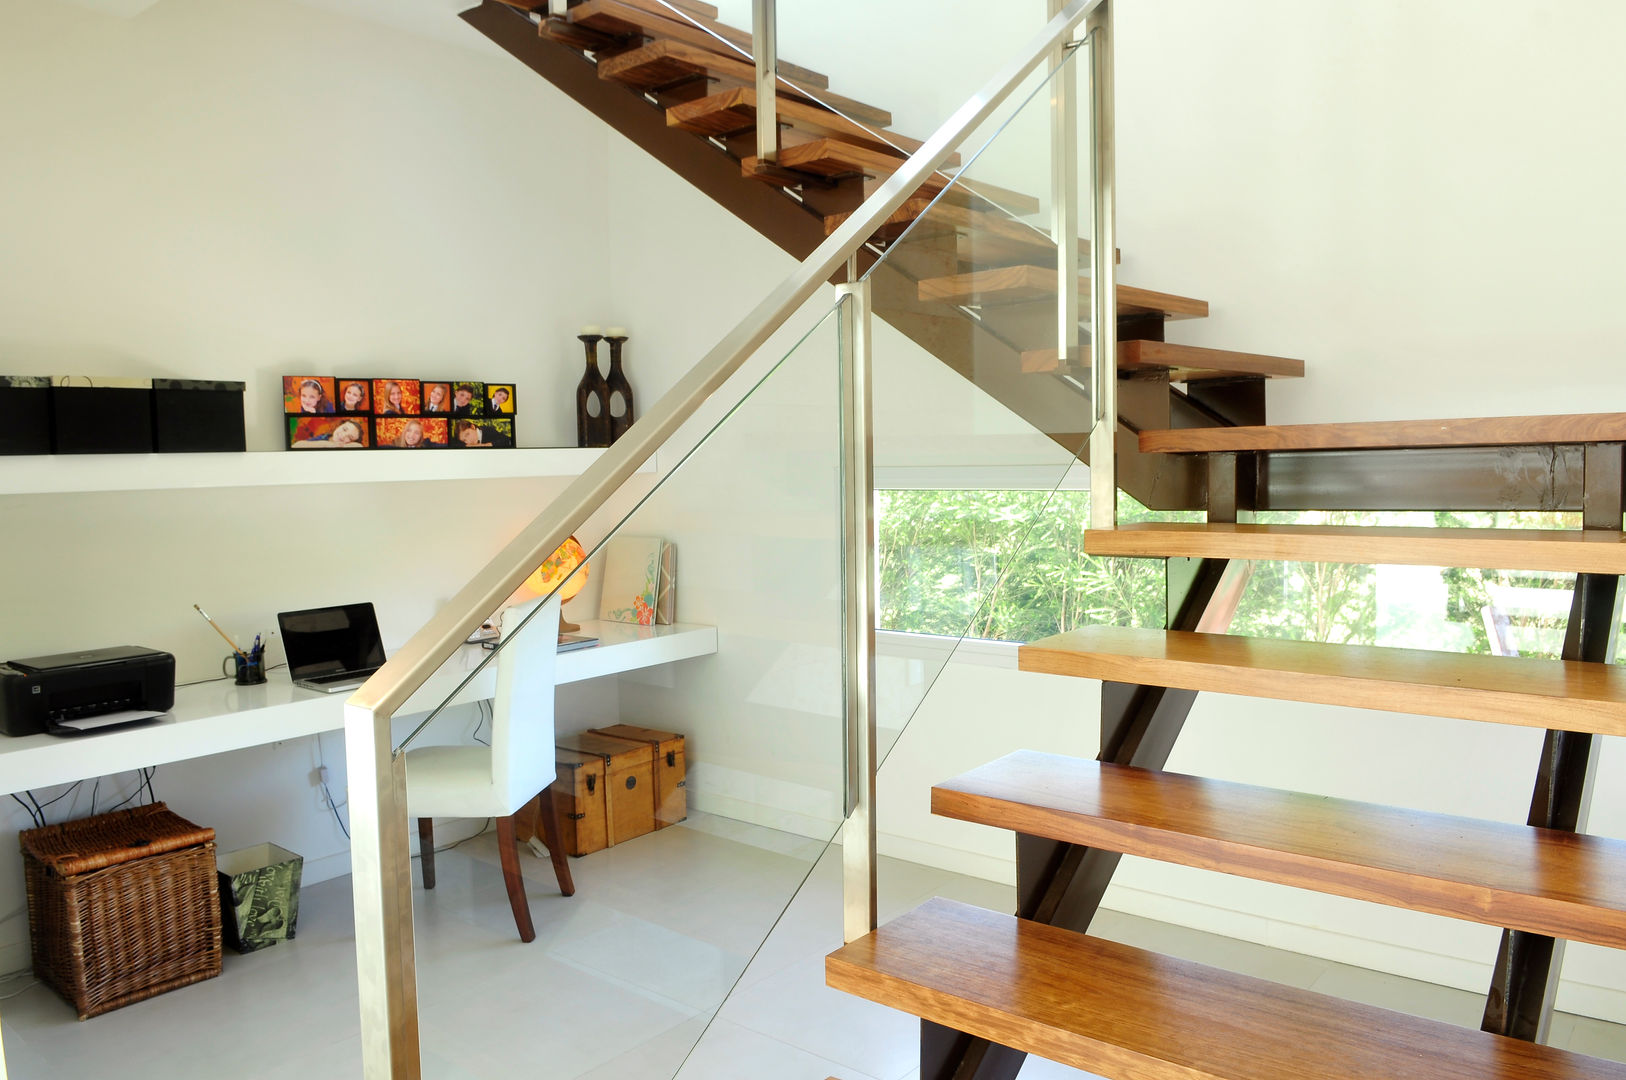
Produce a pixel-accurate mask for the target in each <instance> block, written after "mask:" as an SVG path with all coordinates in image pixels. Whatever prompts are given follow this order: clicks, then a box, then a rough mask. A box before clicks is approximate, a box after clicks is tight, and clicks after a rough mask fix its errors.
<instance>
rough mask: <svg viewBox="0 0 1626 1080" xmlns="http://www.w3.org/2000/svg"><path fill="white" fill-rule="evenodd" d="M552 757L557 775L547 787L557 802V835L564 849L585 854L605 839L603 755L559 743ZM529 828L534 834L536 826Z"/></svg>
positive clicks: (595, 849) (606, 833)
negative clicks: (584, 751) (583, 751)
mask: <svg viewBox="0 0 1626 1080" xmlns="http://www.w3.org/2000/svg"><path fill="white" fill-rule="evenodd" d="M554 760H555V761H556V762H557V763H558V766H559V775H558V778H557V779H555V780H554V781H553V786H552V787H551V788H549V789H548V790H549V791H550V792H552V797H553V798H554V799H555V800H557V802H558V805H559V839H560V842H561V843H562V844H563V845H564V849H565V851H567V852H569V853H570V854H572V855H588V854H591V853H592V852H595V851H598V850H600V849H602V848H604V847H605V846H607V845H608V843H609V838H608V827H607V826H608V815H607V814H606V801H605V787H604V759H603V758H602V757H600V756H599V755H598V754H585V753H582V752H580V751H577V750H566V749H565V748H564V747H560V748H558V749H557V750H555V751H554ZM544 794H547V792H544ZM531 828H532V835H535V829H536V826H535V825H534V824H533V825H532V826H531Z"/></svg>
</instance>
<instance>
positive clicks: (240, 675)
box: [192, 604, 265, 686]
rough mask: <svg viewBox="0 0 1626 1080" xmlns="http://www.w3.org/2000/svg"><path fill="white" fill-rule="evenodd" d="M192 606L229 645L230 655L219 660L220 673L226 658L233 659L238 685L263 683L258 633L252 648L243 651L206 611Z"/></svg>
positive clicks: (222, 672) (222, 671) (260, 643)
mask: <svg viewBox="0 0 1626 1080" xmlns="http://www.w3.org/2000/svg"><path fill="white" fill-rule="evenodd" d="M192 607H193V608H194V609H195V610H196V611H197V613H198V614H199V615H202V616H203V619H204V621H205V622H207V623H208V624H209V625H210V626H212V627H214V628H215V633H217V634H219V635H220V636H221V637H223V638H225V639H226V644H227V645H230V646H231V655H230V656H228V657H226V659H225V660H222V661H220V673H221V674H222V675H224V674H225V673H226V661H227V660H234V661H236V662H237V685H238V686H258V685H259V684H260V683H263V682H264V681H265V645H264V643H262V642H261V641H260V635H259V634H255V635H254V646H253V648H251V649H249V650H248V651H247V652H244V651H243V650H242V649H240V648H238V647H237V642H235V641H233V640H232V639H231V635H230V634H228V633H226V631H224V630H222V629H221V628H220V624H219V623H217V622H215V621H214V620H213V619H211V618H209V613H208V612H207V611H204V610H203V609H202V608H201V607H198V605H196V604H193V605H192Z"/></svg>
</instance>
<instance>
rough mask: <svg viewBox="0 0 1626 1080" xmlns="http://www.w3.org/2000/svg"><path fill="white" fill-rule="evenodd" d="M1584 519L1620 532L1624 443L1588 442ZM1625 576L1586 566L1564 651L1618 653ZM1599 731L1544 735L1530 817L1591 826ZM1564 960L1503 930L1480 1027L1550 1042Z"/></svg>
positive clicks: (1555, 825) (1589, 656) (1541, 824)
mask: <svg viewBox="0 0 1626 1080" xmlns="http://www.w3.org/2000/svg"><path fill="white" fill-rule="evenodd" d="M1585 453H1586V458H1585V461H1586V465H1585V469H1586V472H1585V480H1584V485H1585V486H1584V496H1583V498H1584V502H1583V508H1582V527H1583V528H1585V529H1587V530H1592V531H1599V532H1620V531H1621V512H1622V509H1623V502H1626V499H1623V493H1622V490H1623V476H1626V472H1623V464H1626V462H1623V456H1622V446H1621V444H1618V443H1609V444H1598V445H1594V446H1588V447H1587V448H1586V451H1585ZM1620 586H1621V581H1620V578H1618V577H1608V576H1605V575H1600V574H1578V575H1576V580H1575V597H1574V599H1573V600H1572V601H1571V603H1570V618H1569V625H1568V627H1567V628H1566V630H1565V633H1564V653H1563V656H1564V659H1566V660H1580V661H1584V662H1586V663H1593V664H1611V663H1614V660H1615V642H1616V640H1617V638H1618V637H1619V634H1620V613H1621V600H1622V589H1621V587H1620ZM1596 743H1597V739H1596V737H1595V736H1593V735H1591V734H1589V733H1586V732H1579V731H1560V730H1556V729H1555V730H1552V731H1549V732H1547V737H1546V739H1545V740H1544V741H1543V742H1542V747H1541V762H1540V764H1539V765H1538V767H1537V770H1536V784H1535V792H1534V794H1533V795H1532V796H1531V799H1530V815H1529V817H1528V818H1527V819H1526V820H1527V823H1528V824H1530V825H1531V826H1533V827H1537V828H1543V829H1558V830H1561V831H1564V832H1583V831H1585V829H1586V820H1587V814H1588V811H1589V810H1590V809H1591V805H1592V791H1593V787H1594V784H1595V783H1596V781H1597V774H1598V755H1597V753H1596ZM1563 965H1564V942H1563V940H1562V939H1558V938H1551V937H1546V936H1543V935H1541V934H1532V933H1529V932H1527V931H1523V930H1503V931H1502V941H1501V944H1500V946H1499V947H1498V949H1497V953H1496V966H1495V968H1494V969H1493V970H1492V973H1491V985H1490V991H1489V992H1488V993H1487V994H1486V998H1485V1014H1484V1018H1483V1020H1482V1022H1481V1024H1480V1027H1481V1028H1483V1029H1484V1030H1485V1031H1491V1032H1495V1033H1496V1034H1499V1035H1507V1036H1510V1037H1512V1038H1515V1039H1525V1040H1527V1041H1529V1042H1546V1041H1547V1032H1548V1029H1549V1027H1550V1026H1551V1024H1552V1018H1553V1001H1554V998H1555V997H1556V995H1557V993H1558V980H1559V975H1560V973H1561V972H1562V970H1563Z"/></svg>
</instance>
